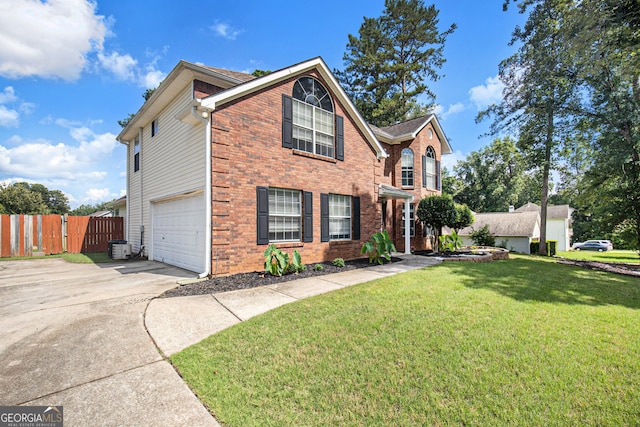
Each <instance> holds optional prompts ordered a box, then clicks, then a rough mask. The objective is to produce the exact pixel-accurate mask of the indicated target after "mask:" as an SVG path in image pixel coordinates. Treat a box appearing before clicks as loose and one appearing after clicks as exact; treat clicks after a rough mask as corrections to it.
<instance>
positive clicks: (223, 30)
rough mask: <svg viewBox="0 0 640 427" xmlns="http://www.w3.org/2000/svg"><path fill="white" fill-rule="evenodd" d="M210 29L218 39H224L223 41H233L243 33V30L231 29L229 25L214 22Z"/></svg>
mask: <svg viewBox="0 0 640 427" xmlns="http://www.w3.org/2000/svg"><path fill="white" fill-rule="evenodd" d="M211 29H212V30H213V32H214V33H216V34H217V35H219V36H220V37H224V38H225V39H229V40H235V39H236V37H238V36H239V35H240V34H242V33H243V32H244V30H240V29H237V28H233V27H232V26H230V25H229V24H225V23H224V22H220V21H215V22H214V23H213V25H212V26H211Z"/></svg>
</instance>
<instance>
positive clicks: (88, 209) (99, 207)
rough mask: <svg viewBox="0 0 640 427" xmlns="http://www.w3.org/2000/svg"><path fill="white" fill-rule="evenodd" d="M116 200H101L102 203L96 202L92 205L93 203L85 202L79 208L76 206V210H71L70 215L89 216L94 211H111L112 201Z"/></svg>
mask: <svg viewBox="0 0 640 427" xmlns="http://www.w3.org/2000/svg"><path fill="white" fill-rule="evenodd" d="M114 201H115V199H114V200H111V201H109V202H100V203H96V204H95V205H91V204H86V205H85V204H83V205H80V206H78V207H77V208H75V209H74V210H72V211H71V212H69V215H71V216H88V215H91V214H92V213H94V212H100V211H109V210H111V203H113V202H114Z"/></svg>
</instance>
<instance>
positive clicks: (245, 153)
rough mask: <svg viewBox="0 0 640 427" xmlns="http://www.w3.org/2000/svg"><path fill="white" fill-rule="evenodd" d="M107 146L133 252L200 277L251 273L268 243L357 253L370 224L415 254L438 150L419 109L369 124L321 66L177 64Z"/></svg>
mask: <svg viewBox="0 0 640 427" xmlns="http://www.w3.org/2000/svg"><path fill="white" fill-rule="evenodd" d="M118 140H119V141H120V142H121V143H123V144H125V145H127V153H128V154H127V196H128V199H127V211H128V214H127V217H128V218H127V237H126V238H127V240H128V241H129V243H131V244H132V246H133V250H134V251H135V252H138V251H140V249H141V248H142V247H143V248H142V249H143V252H144V254H146V255H148V257H149V259H153V260H157V261H161V262H166V263H169V264H172V265H176V266H179V267H182V268H185V269H188V270H191V271H195V272H198V273H200V274H201V276H206V275H210V274H231V273H238V272H248V271H256V270H261V269H262V268H263V264H264V256H263V252H264V250H265V249H266V248H267V246H268V245H269V244H272V243H273V244H276V245H277V246H278V247H280V248H281V249H282V250H284V251H286V252H289V253H291V252H293V250H297V251H298V252H300V254H301V256H302V261H303V262H304V263H307V264H312V263H314V262H320V261H326V260H333V259H335V258H338V257H340V258H344V259H353V258H358V257H360V256H361V254H360V248H361V247H362V245H363V243H364V242H366V241H367V240H368V239H369V238H370V237H371V235H372V234H374V233H375V232H377V231H380V230H381V229H387V230H388V231H389V233H390V235H391V236H392V238H393V239H394V242H395V244H396V246H397V248H398V250H400V251H408V250H409V247H417V248H422V247H424V245H425V242H426V239H425V237H424V236H423V235H424V233H421V232H420V231H422V230H419V232H418V233H416V227H415V225H414V224H415V221H413V218H414V214H413V212H414V211H415V207H416V204H417V202H418V200H419V198H421V197H423V196H424V195H427V194H438V193H439V192H440V186H441V183H440V159H441V156H442V155H443V154H447V153H451V151H452V150H451V147H450V146H449V143H448V142H447V140H446V138H445V135H444V133H443V131H442V129H441V128H440V125H439V123H438V121H437V119H436V117H435V116H433V115H430V116H427V117H422V118H418V119H415V120H410V121H408V122H405V123H401V124H398V125H395V126H391V127H387V128H384V129H380V128H375V127H371V126H369V125H368V124H367V123H366V122H365V121H364V120H363V118H362V116H361V115H360V113H359V112H358V111H357V110H356V109H355V107H354V105H353V103H352V102H351V100H350V99H349V98H348V97H347V95H346V94H345V92H344V90H343V89H342V88H341V87H340V85H339V83H338V81H337V80H336V78H335V77H334V75H333V74H332V73H331V71H330V70H329V68H328V67H327V65H326V64H325V63H324V61H323V60H322V59H321V58H315V59H311V60H308V61H305V62H302V63H299V64H296V65H293V66H291V67H287V68H284V69H282V70H279V71H275V72H272V73H270V74H268V75H266V76H263V77H260V78H255V77H254V76H252V75H249V74H245V73H239V72H233V71H228V70H222V69H218V68H211V67H205V66H202V65H197V64H192V63H189V62H185V61H182V62H180V63H179V64H178V65H177V66H176V67H175V68H174V69H173V71H171V73H170V74H169V75H168V76H167V77H166V79H165V80H164V81H163V82H162V83H161V84H160V86H159V87H158V89H157V90H156V91H155V92H154V93H153V95H152V96H151V97H150V98H149V100H148V101H147V102H146V103H145V104H144V105H143V106H142V108H141V109H140V110H139V111H138V112H137V113H136V115H135V116H134V117H133V118H132V119H131V120H130V122H129V123H128V125H127V126H126V127H125V128H124V129H123V130H122V132H121V133H120V135H119V136H118ZM404 210H408V211H409V218H410V221H408V222H405V221H404V220H403V211H404Z"/></svg>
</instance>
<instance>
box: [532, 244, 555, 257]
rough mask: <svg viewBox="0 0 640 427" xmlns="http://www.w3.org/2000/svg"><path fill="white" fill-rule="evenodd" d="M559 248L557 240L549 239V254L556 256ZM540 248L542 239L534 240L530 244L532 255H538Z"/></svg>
mask: <svg viewBox="0 0 640 427" xmlns="http://www.w3.org/2000/svg"><path fill="white" fill-rule="evenodd" d="M557 248H558V241H557V240H547V256H555V254H556V251H557ZM539 249H540V241H538V240H534V241H532V242H531V243H530V244H529V252H531V254H532V255H537V254H538V253H539Z"/></svg>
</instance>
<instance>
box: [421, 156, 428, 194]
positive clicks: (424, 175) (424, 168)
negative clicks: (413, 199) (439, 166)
mask: <svg viewBox="0 0 640 427" xmlns="http://www.w3.org/2000/svg"><path fill="white" fill-rule="evenodd" d="M422 187H424V188H427V156H422Z"/></svg>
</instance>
